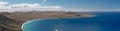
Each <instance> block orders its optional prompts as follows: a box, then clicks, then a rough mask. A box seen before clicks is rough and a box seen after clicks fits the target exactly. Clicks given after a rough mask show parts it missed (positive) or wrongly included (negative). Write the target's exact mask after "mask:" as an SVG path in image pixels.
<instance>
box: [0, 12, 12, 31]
mask: <svg viewBox="0 0 120 31" xmlns="http://www.w3.org/2000/svg"><path fill="white" fill-rule="evenodd" d="M12 22H13V20H12V19H10V18H8V17H6V16H4V15H2V14H0V31H13V30H12V29H11V28H10V27H11V26H10V25H8V24H9V23H12Z"/></svg>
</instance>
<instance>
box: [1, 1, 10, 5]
mask: <svg viewBox="0 0 120 31" xmlns="http://www.w3.org/2000/svg"><path fill="white" fill-rule="evenodd" d="M5 4H8V2H0V5H5Z"/></svg>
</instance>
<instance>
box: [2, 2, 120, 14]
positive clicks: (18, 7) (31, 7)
mask: <svg viewBox="0 0 120 31" xmlns="http://www.w3.org/2000/svg"><path fill="white" fill-rule="evenodd" d="M44 1H46V0H44ZM6 4H9V3H7V2H0V12H14V11H61V10H63V11H73V12H103V11H104V12H108V11H110V12H113V11H120V9H110V10H106V9H80V8H78V9H70V8H64V7H62V6H41V5H40V4H38V3H34V4H28V3H22V4H13V5H6Z"/></svg>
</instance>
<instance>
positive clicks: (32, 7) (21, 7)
mask: <svg viewBox="0 0 120 31" xmlns="http://www.w3.org/2000/svg"><path fill="white" fill-rule="evenodd" d="M61 9H62V6H41V5H40V4H38V3H35V4H28V3H22V4H13V5H8V6H5V5H2V6H0V12H14V11H59V10H61Z"/></svg>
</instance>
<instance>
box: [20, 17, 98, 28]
mask: <svg viewBox="0 0 120 31" xmlns="http://www.w3.org/2000/svg"><path fill="white" fill-rule="evenodd" d="M95 16H96V15H91V16H86V17H95ZM86 17H64V18H62V19H66V18H67V19H71V18H86ZM46 19H60V18H42V19H41V18H39V19H33V20H29V21H26V22H24V23H23V24H22V26H21V29H22V30H23V26H24V25H25V24H27V23H29V22H33V21H37V20H46Z"/></svg>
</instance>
